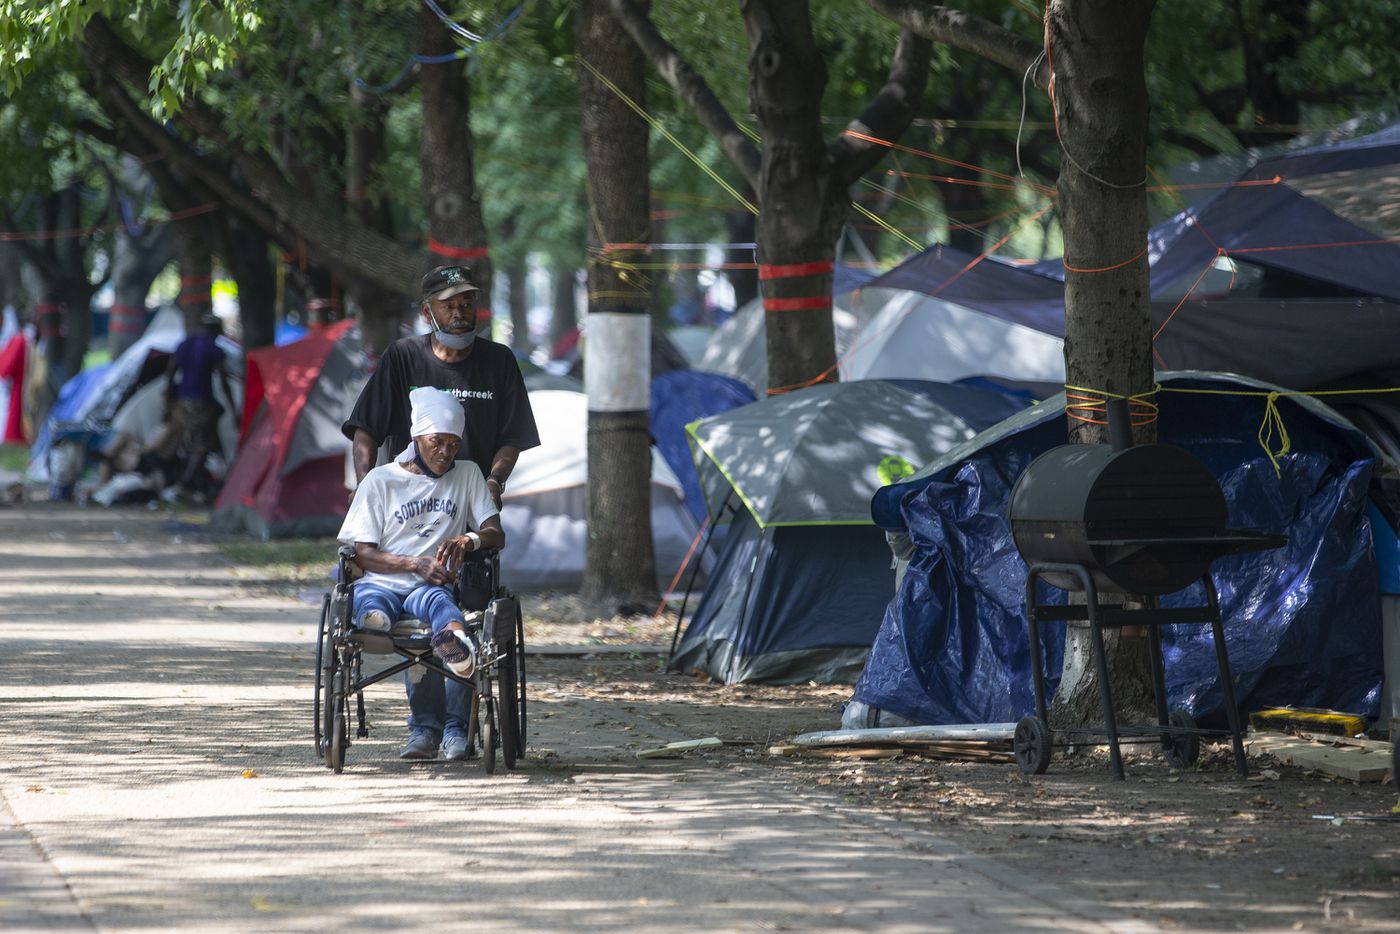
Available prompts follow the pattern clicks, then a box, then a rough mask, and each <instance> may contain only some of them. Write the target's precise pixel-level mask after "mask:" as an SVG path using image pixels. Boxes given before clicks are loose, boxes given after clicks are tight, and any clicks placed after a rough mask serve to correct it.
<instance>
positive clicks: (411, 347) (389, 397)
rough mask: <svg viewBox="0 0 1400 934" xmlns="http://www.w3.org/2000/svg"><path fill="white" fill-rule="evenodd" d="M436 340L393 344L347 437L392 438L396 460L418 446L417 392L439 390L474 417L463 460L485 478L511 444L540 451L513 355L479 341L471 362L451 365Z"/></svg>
mask: <svg viewBox="0 0 1400 934" xmlns="http://www.w3.org/2000/svg"><path fill="white" fill-rule="evenodd" d="M431 340H432V336H431V335H429V334H420V335H418V336H416V337H405V338H403V339H401V340H397V341H394V342H393V343H392V344H390V345H389V347H388V349H387V350H385V351H384V355H383V356H382V357H380V358H379V367H378V369H376V370H375V371H374V375H373V376H371V377H370V378H369V382H368V383H366V384H365V388H364V391H363V392H361V393H360V398H359V399H358V400H357V401H356V402H355V408H354V410H353V411H351V413H350V417H349V418H348V419H346V420H345V424H344V425H342V426H341V431H343V432H345V437H347V438H349V439H351V440H352V441H353V440H354V438H355V429H357V428H363V429H364V430H365V431H367V432H369V434H370V436H371V437H372V438H374V442H375V444H383V443H384V441H385V440H386V439H387V440H388V441H389V448H390V451H391V454H390V456H391V457H397V456H398V454H399V452H400V451H402V450H403V449H404V448H406V447H408V443H409V441H410V440H412V436H411V435H410V434H409V426H410V425H411V424H412V419H411V418H410V411H409V410H410V404H409V401H408V394H409V392H410V391H411V390H413V389H416V388H417V387H419V386H433V387H436V388H438V389H441V390H444V391H445V392H450V393H452V395H454V396H456V397H457V399H458V401H460V402H461V403H462V407H463V408H464V409H465V410H466V413H467V427H466V431H465V434H464V436H463V438H462V448H461V450H460V451H458V452H457V459H458V460H471V461H475V462H476V465H477V466H478V467H480V468H481V472H482V474H483V475H488V474H490V473H491V459H492V458H493V457H495V455H496V451H497V450H499V449H500V448H502V447H504V446H507V445H508V446H510V447H515V448H519V449H520V450H522V451H523V450H525V449H527V448H533V447H538V446H539V443H540V435H539V432H538V430H536V428H535V413H534V412H533V411H531V409H530V398H529V395H528V394H527V393H526V391H525V379H524V377H522V376H521V375H520V365H519V364H517V363H516V362H515V356H514V355H513V354H512V353H511V352H510V350H509V348H507V347H506V346H505V345H504V344H497V343H496V342H495V341H488V340H482V339H481V338H477V340H476V343H475V344H474V345H473V347H472V352H471V356H469V357H467V359H465V360H462V361H460V362H457V363H444V362H443V361H441V360H439V359H438V358H437V356H436V355H435V354H434V353H433V348H432V345H431V343H430V341H431Z"/></svg>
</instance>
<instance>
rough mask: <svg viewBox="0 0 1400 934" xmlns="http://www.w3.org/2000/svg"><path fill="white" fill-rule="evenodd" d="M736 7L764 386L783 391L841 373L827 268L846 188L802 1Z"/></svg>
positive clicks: (751, 0) (756, 1)
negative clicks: (827, 135)
mask: <svg viewBox="0 0 1400 934" xmlns="http://www.w3.org/2000/svg"><path fill="white" fill-rule="evenodd" d="M739 8H740V10H741V11H742V13H743V16H744V28H745V30H746V31H747V33H748V37H749V104H750V106H751V107H752V108H753V111H754V113H755V114H756V115H757V116H758V123H759V125H760V126H761V127H762V128H763V130H762V132H763V148H762V156H761V162H760V165H759V174H758V183H757V184H756V185H755V186H754V188H755V190H756V191H757V193H758V201H759V204H761V205H762V210H761V212H760V213H759V216H758V224H757V228H756V232H757V241H758V262H759V279H760V288H761V291H762V293H763V307H764V318H765V325H766V328H767V339H768V391H769V392H770V393H771V392H785V391H788V390H791V389H797V388H801V387H803V386H809V385H813V384H815V383H820V382H835V381H836V379H837V375H836V338H835V334H834V332H833V331H832V326H831V278H832V276H831V271H832V268H833V266H832V264H833V263H834V261H835V259H836V238H837V236H838V235H839V234H840V233H841V226H842V225H843V224H845V222H846V215H847V212H848V211H849V208H850V195H849V193H848V192H847V190H846V185H845V183H844V182H842V181H840V180H838V179H837V178H836V177H835V174H834V172H833V171H832V169H833V166H832V160H831V156H830V154H829V153H828V152H827V147H826V140H825V139H824V138H823V136H822V122H821V102H822V92H823V90H824V89H825V88H826V78H827V75H826V63H825V62H824V61H823V60H822V56H821V53H820V52H818V51H817V48H816V44H815V42H814V41H813V39H812V23H811V16H810V13H809V10H808V6H807V0H742V2H741V3H740V4H739ZM764 267H768V268H767V270H765V268H764ZM780 271H781V272H782V273H783V274H782V275H775V274H776V273H779V272H780ZM765 275H767V276H770V278H765Z"/></svg>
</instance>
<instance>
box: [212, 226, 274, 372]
mask: <svg viewBox="0 0 1400 934" xmlns="http://www.w3.org/2000/svg"><path fill="white" fill-rule="evenodd" d="M222 220H223V224H221V225H219V227H218V228H217V230H218V233H219V254H220V255H221V256H222V257H223V260H224V265H226V266H227V267H228V271H229V274H230V275H232V276H233V280H234V281H235V282H237V283H238V320H239V323H240V326H241V327H242V331H243V334H242V340H243V348H244V349H245V350H254V349H256V348H258V347H269V346H271V345H272V344H273V343H274V342H275V340H276V336H277V308H276V306H277V274H276V270H275V267H274V266H273V253H272V243H271V242H270V241H269V240H268V239H267V237H266V236H265V235H263V233H262V231H260V230H258V229H257V228H255V227H253V226H252V225H250V224H248V223H246V222H244V221H242V220H240V219H239V218H237V217H224V218H222Z"/></svg>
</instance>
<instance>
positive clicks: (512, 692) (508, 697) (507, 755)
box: [496, 651, 520, 770]
mask: <svg viewBox="0 0 1400 934" xmlns="http://www.w3.org/2000/svg"><path fill="white" fill-rule="evenodd" d="M511 654H512V655H513V654H514V652H513V651H512V652H511ZM497 674H498V675H499V677H497V679H496V694H497V697H498V699H499V706H498V708H497V709H498V710H499V712H500V718H501V719H500V727H501V737H500V739H501V758H502V759H504V760H505V763H506V769H508V770H509V769H513V768H515V759H516V756H517V755H518V754H519V740H518V738H517V736H516V718H517V717H518V716H519V713H520V708H519V707H518V706H517V705H516V701H517V699H518V698H517V690H518V689H519V687H520V685H519V683H518V682H517V681H516V680H515V667H514V665H513V664H512V662H511V661H510V656H509V655H508V656H507V657H506V658H503V659H501V662H500V670H499V671H498V672H497Z"/></svg>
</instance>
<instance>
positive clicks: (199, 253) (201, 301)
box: [174, 216, 214, 334]
mask: <svg viewBox="0 0 1400 934" xmlns="http://www.w3.org/2000/svg"><path fill="white" fill-rule="evenodd" d="M174 227H175V258H176V262H177V263H179V266H180V295H179V297H178V298H176V299H175V303H176V304H177V305H179V306H180V310H181V311H182V312H183V313H184V316H185V333H186V334H193V333H195V332H196V331H197V330H198V329H199V319H200V318H201V317H202V316H203V315H204V314H206V313H207V312H209V311H212V310H213V307H214V298H213V285H214V232H213V230H212V229H211V228H210V225H209V223H208V218H206V217H202V216H201V217H190V218H186V219H185V220H179V221H175V222H174Z"/></svg>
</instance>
